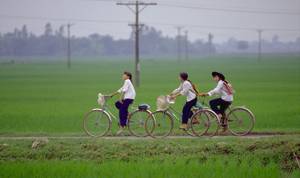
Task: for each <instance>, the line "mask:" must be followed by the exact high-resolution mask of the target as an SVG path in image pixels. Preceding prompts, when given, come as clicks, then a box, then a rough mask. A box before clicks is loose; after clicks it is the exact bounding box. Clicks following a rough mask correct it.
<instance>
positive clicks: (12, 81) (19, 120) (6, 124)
mask: <svg viewBox="0 0 300 178" xmlns="http://www.w3.org/2000/svg"><path fill="white" fill-rule="evenodd" d="M132 69H133V61H132V60H127V59H124V60H121V59H101V60H100V59H99V60H97V59H77V60H75V61H74V62H73V64H72V69H70V70H68V69H67V68H66V65H65V62H64V61H63V60H39V61H38V60H31V61H27V62H25V63H18V62H17V63H15V64H12V65H4V64H2V65H0V86H1V87H0V125H1V127H0V134H76V135H79V134H82V133H83V132H82V126H81V125H82V118H83V115H84V114H85V113H86V112H87V111H88V110H89V109H91V108H94V107H97V103H96V97H97V94H98V92H102V93H110V92H113V91H115V90H117V89H118V88H119V87H120V86H121V85H122V81H121V79H120V77H121V74H122V72H123V71H124V70H129V71H133V70H132ZM141 70H142V74H141V87H140V88H138V89H137V98H136V101H135V103H134V105H137V104H138V103H148V104H150V105H151V107H152V108H151V110H155V109H156V107H155V100H156V97H157V96H159V95H162V94H167V93H169V92H170V91H172V90H173V89H174V88H176V87H178V85H179V82H178V80H177V75H178V73H179V72H181V71H187V72H188V73H189V74H190V79H191V80H192V81H193V82H194V83H195V84H196V85H197V86H198V88H199V90H200V91H208V90H209V89H211V88H213V87H214V86H215V85H216V84H215V83H214V82H213V81H212V80H211V76H210V73H211V71H214V70H217V71H221V72H223V73H224V74H225V75H226V77H227V79H228V80H230V81H231V83H232V84H233V85H234V88H235V90H236V94H235V101H234V105H246V106H247V107H248V108H250V109H251V110H252V111H253V112H254V114H255V115H256V118H257V122H256V125H255V128H254V131H283V132H299V131H300V125H299V118H300V112H299V111H300V105H299V101H300V57H299V56H278V57H276V56H266V57H265V58H264V59H263V60H262V61H261V62H259V63H258V62H257V60H256V58H254V57H211V58H202V59H192V60H189V61H181V62H177V61H174V60H154V59H153V60H152V59H147V60H143V61H142V64H141ZM114 100H117V98H114ZM114 100H112V101H111V102H110V103H111V104H112V105H113V102H114ZM184 100H185V99H184V98H183V97H181V98H179V99H178V100H177V103H176V104H175V106H174V107H175V108H176V109H177V110H178V111H180V110H181V107H182V105H183V102H184ZM205 100H206V102H208V100H209V99H208V98H207V99H205ZM114 112H115V110H114ZM114 124H115V125H116V124H117V122H114Z"/></svg>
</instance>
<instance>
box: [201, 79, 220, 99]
mask: <svg viewBox="0 0 300 178" xmlns="http://www.w3.org/2000/svg"><path fill="white" fill-rule="evenodd" d="M222 87H223V82H222V81H219V82H218V85H217V86H216V88H214V89H213V90H211V91H209V92H208V93H205V96H212V95H214V94H217V93H220V90H221V88H222Z"/></svg>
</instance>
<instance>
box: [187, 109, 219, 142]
mask: <svg viewBox="0 0 300 178" xmlns="http://www.w3.org/2000/svg"><path fill="white" fill-rule="evenodd" d="M213 114H214V113H211V111H210V110H199V111H197V112H196V113H195V114H194V115H193V116H192V118H191V130H192V132H193V134H194V135H195V136H198V137H200V136H202V135H204V134H205V133H207V131H208V129H209V126H210V117H212V116H213Z"/></svg>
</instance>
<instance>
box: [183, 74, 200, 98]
mask: <svg viewBox="0 0 300 178" xmlns="http://www.w3.org/2000/svg"><path fill="white" fill-rule="evenodd" d="M179 76H180V78H181V79H182V80H184V81H189V82H190V84H191V85H192V87H193V89H194V91H195V92H196V94H198V93H199V91H198V90H197V87H196V85H194V84H193V82H192V81H190V80H189V79H188V78H189V74H188V73H186V72H181V73H180V74H179Z"/></svg>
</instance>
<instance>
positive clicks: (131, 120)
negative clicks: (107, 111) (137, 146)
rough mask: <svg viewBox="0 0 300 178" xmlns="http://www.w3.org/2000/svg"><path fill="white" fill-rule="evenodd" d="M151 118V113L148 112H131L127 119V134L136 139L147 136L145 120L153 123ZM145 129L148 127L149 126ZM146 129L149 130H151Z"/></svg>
mask: <svg viewBox="0 0 300 178" xmlns="http://www.w3.org/2000/svg"><path fill="white" fill-rule="evenodd" d="M152 117H153V116H152V113H151V112H150V111H148V110H136V111H134V112H132V113H131V114H130V115H129V117H128V129H129V132H130V133H131V134H132V135H134V136H136V137H146V136H148V133H147V132H146V122H147V120H150V121H153V119H151V118H152ZM147 127H150V125H148V126H147ZM152 127H154V122H153V123H152ZM148 129H150V130H151V128H148Z"/></svg>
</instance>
